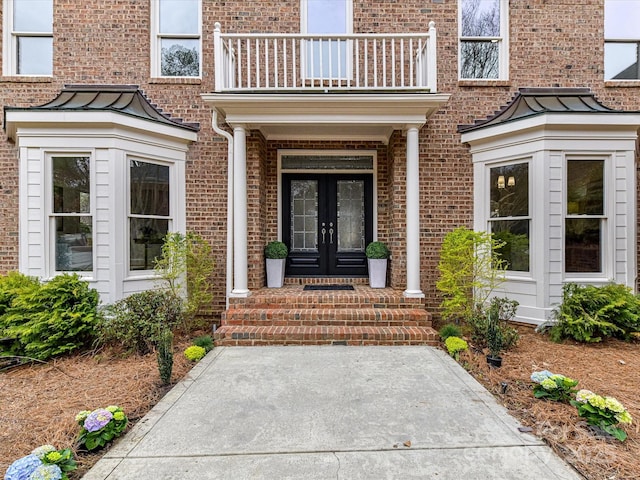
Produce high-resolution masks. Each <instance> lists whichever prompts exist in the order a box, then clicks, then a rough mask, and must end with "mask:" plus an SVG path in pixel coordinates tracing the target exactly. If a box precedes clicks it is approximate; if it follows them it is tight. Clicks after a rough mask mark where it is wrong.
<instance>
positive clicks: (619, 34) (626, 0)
mask: <svg viewBox="0 0 640 480" xmlns="http://www.w3.org/2000/svg"><path fill="white" fill-rule="evenodd" d="M638 19H640V0H605V2H604V78H605V80H640V30H638Z"/></svg>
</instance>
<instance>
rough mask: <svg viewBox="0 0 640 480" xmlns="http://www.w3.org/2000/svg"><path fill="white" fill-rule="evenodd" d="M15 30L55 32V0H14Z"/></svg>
mask: <svg viewBox="0 0 640 480" xmlns="http://www.w3.org/2000/svg"><path fill="white" fill-rule="evenodd" d="M13 30H14V32H38V33H50V32H53V0H13Z"/></svg>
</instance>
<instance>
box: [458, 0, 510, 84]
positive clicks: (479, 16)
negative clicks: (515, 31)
mask: <svg viewBox="0 0 640 480" xmlns="http://www.w3.org/2000/svg"><path fill="white" fill-rule="evenodd" d="M508 10H509V2H508V0H459V3H458V14H459V32H460V49H459V59H460V79H488V80H491V79H494V80H504V79H506V78H507V77H508V71H509V65H508V63H509V51H508V41H507V32H508V25H509V23H508Z"/></svg>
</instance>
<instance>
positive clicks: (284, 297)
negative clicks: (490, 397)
mask: <svg viewBox="0 0 640 480" xmlns="http://www.w3.org/2000/svg"><path fill="white" fill-rule="evenodd" d="M335 283H338V282H335ZM354 287H355V288H354V290H350V291H345V290H310V291H309V290H308V291H305V290H303V286H302V285H293V284H290V285H285V286H284V287H283V288H277V289H269V288H263V289H260V290H257V291H254V292H252V295H251V296H249V297H247V298H231V299H229V309H228V310H227V311H226V312H224V313H223V314H222V317H221V325H220V327H219V328H218V329H217V330H216V332H215V333H214V341H215V343H216V345H226V346H232V345H326V344H329V345H331V344H335V345H435V344H436V343H437V341H438V334H437V332H436V331H435V330H434V329H433V328H431V315H430V313H429V312H427V310H426V309H425V306H424V299H422V298H405V297H404V296H403V294H402V291H399V290H394V289H391V288H385V289H373V288H370V287H369V286H368V285H364V284H358V283H355V284H354Z"/></svg>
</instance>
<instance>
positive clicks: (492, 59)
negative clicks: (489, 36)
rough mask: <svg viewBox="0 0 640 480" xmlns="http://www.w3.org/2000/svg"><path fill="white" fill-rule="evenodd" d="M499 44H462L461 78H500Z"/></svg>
mask: <svg viewBox="0 0 640 480" xmlns="http://www.w3.org/2000/svg"><path fill="white" fill-rule="evenodd" d="M499 48H500V47H499V43H498V42H484V41H476V42H474V41H467V42H462V44H461V46H460V56H461V69H460V77H461V78H498V73H499V71H500V68H499V57H500V55H499V53H500V50H499Z"/></svg>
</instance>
